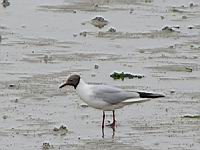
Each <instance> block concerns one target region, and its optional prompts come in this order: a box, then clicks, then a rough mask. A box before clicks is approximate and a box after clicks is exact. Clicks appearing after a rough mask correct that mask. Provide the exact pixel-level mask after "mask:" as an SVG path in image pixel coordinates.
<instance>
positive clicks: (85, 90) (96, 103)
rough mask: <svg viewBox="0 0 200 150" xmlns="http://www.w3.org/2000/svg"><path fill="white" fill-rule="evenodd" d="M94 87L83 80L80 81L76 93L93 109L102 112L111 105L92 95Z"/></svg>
mask: <svg viewBox="0 0 200 150" xmlns="http://www.w3.org/2000/svg"><path fill="white" fill-rule="evenodd" d="M92 87H93V85H89V84H87V83H85V82H84V81H83V80H82V79H80V82H79V84H78V86H77V88H76V92H77V94H78V95H79V96H80V98H81V99H82V100H83V101H84V102H85V103H86V104H88V105H89V106H91V107H94V108H96V109H102V110H103V109H104V108H105V107H108V106H109V105H110V104H108V103H106V102H104V101H103V100H101V99H98V98H96V97H94V95H93V93H92Z"/></svg>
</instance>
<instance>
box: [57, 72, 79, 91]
mask: <svg viewBox="0 0 200 150" xmlns="http://www.w3.org/2000/svg"><path fill="white" fill-rule="evenodd" d="M79 81H80V76H79V75H76V74H74V75H71V76H69V77H68V79H67V81H66V82H65V83H63V84H62V85H61V86H60V87H59V88H60V89H61V88H63V87H64V86H66V85H69V86H73V87H74V88H75V89H76V87H77V86H78V84H79Z"/></svg>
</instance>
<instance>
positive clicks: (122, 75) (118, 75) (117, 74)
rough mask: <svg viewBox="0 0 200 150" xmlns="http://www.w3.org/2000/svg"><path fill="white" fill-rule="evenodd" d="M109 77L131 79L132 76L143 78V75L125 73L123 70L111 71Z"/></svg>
mask: <svg viewBox="0 0 200 150" xmlns="http://www.w3.org/2000/svg"><path fill="white" fill-rule="evenodd" d="M110 77H111V78H113V79H114V80H119V79H121V80H124V79H125V78H127V79H133V78H138V79H141V78H144V76H143V75H138V74H132V73H125V72H113V73H112V74H111V75H110Z"/></svg>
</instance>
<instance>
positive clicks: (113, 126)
mask: <svg viewBox="0 0 200 150" xmlns="http://www.w3.org/2000/svg"><path fill="white" fill-rule="evenodd" d="M112 112H113V122H112V123H111V124H109V125H107V126H110V127H111V128H112V129H113V130H115V122H116V120H115V111H114V110H113V111H112Z"/></svg>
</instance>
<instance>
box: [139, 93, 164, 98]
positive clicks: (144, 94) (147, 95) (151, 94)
mask: <svg viewBox="0 0 200 150" xmlns="http://www.w3.org/2000/svg"><path fill="white" fill-rule="evenodd" d="M137 93H138V94H139V95H140V97H141V98H159V97H165V95H163V94H158V93H148V92H137Z"/></svg>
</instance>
